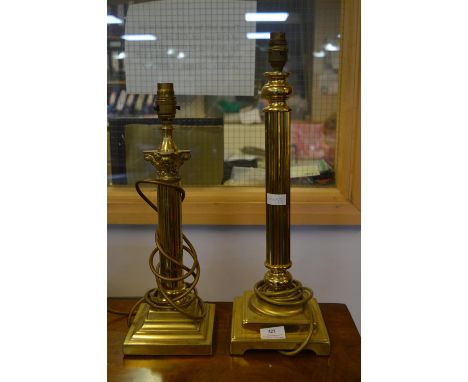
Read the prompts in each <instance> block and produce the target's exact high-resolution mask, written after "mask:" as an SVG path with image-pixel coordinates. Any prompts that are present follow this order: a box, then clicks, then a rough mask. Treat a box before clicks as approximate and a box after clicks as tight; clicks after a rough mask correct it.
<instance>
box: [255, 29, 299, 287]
mask: <svg viewBox="0 0 468 382" xmlns="http://www.w3.org/2000/svg"><path fill="white" fill-rule="evenodd" d="M287 54H288V45H287V43H286V40H285V37H284V33H279V32H273V33H271V36H270V41H269V49H268V60H269V62H270V64H271V65H272V67H273V71H271V72H267V73H265V77H266V78H267V80H268V82H267V83H266V84H265V86H264V87H263V89H262V97H263V98H265V99H267V100H268V101H269V104H268V106H267V107H265V108H264V109H263V111H264V112H265V147H267V150H266V154H265V155H266V157H265V163H266V173H265V180H266V250H267V253H266V262H265V266H266V267H267V268H269V271H268V272H267V274H266V275H265V279H266V280H267V281H268V282H269V283H271V286H272V287H274V288H287V287H288V285H289V284H290V282H291V275H290V273H289V272H287V271H286V269H288V268H290V267H291V261H290V200H291V198H290V196H291V193H290V172H291V160H290V158H291V152H290V147H291V127H290V126H291V109H290V108H289V106H288V105H287V104H286V100H287V98H288V97H289V96H290V95H291V93H292V87H291V86H290V85H289V84H288V82H287V77H288V75H289V73H286V72H283V67H284V65H285V63H286V60H287Z"/></svg>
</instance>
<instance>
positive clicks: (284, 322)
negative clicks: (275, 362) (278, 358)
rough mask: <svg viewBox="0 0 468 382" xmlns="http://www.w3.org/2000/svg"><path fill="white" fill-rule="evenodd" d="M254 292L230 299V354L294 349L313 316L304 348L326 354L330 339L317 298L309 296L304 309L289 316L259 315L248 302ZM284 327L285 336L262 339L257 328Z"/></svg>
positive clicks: (328, 351) (301, 340) (306, 333)
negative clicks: (310, 329) (256, 350)
mask: <svg viewBox="0 0 468 382" xmlns="http://www.w3.org/2000/svg"><path fill="white" fill-rule="evenodd" d="M253 295H254V293H253V292H252V291H247V292H245V293H244V295H243V296H241V297H236V298H235V299H234V304H233V308H232V325H231V354H233V355H242V354H244V352H245V351H246V350H252V349H272V350H294V349H296V348H297V347H298V346H299V345H300V344H301V343H302V342H303V341H304V340H305V338H306V337H307V335H308V332H309V327H310V324H311V320H310V318H309V317H311V316H313V317H314V318H315V322H316V324H317V326H316V329H315V330H314V332H313V334H312V336H311V338H310V340H309V342H308V344H307V345H306V346H305V347H304V349H308V350H312V351H313V352H315V354H317V355H329V354H330V338H329V337H328V332H327V328H326V327H325V322H324V321H323V317H322V313H321V312H320V308H319V306H318V303H317V300H316V299H315V298H312V299H311V300H310V301H309V302H308V304H307V305H306V307H305V308H304V309H305V310H306V311H305V312H301V313H298V314H295V315H289V316H277V317H275V316H272V315H263V314H259V313H257V312H255V311H254V310H253V309H252V308H251V306H250V304H249V302H250V299H251V297H252V296H253ZM275 326H284V328H285V332H286V338H285V339H268V340H265V339H262V338H261V337H260V329H261V328H268V327H275Z"/></svg>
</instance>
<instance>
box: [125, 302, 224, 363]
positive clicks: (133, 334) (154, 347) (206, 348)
mask: <svg viewBox="0 0 468 382" xmlns="http://www.w3.org/2000/svg"><path fill="white" fill-rule="evenodd" d="M205 309H206V316H205V317H204V318H203V319H202V320H193V319H191V318H188V317H186V316H185V315H183V314H182V313H179V312H177V311H171V310H167V311H156V310H154V309H152V308H150V306H149V305H148V304H145V303H143V304H141V305H140V308H139V309H138V312H137V314H136V316H135V319H134V321H133V324H132V325H131V327H130V329H129V331H128V333H127V336H126V337H125V341H124V344H123V353H124V354H126V355H209V354H212V339H213V325H214V314H215V305H214V304H207V303H205Z"/></svg>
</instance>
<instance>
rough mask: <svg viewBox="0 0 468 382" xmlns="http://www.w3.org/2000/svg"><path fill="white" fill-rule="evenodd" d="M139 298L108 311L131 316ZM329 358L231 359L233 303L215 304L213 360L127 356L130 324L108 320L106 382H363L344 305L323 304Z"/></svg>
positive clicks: (261, 354) (258, 353)
mask: <svg viewBox="0 0 468 382" xmlns="http://www.w3.org/2000/svg"><path fill="white" fill-rule="evenodd" d="M135 302H136V299H109V300H108V307H109V308H112V309H117V310H123V311H128V310H130V308H131V307H132V305H133V304H134V303H135ZM320 309H321V311H322V315H323V318H324V320H325V324H326V326H327V330H328V334H329V336H330V343H331V354H330V355H329V356H316V355H315V354H314V353H313V352H311V351H303V352H301V353H300V354H298V355H297V356H294V357H287V356H283V355H281V354H279V353H278V352H276V351H274V350H249V351H247V352H246V353H245V354H244V355H243V356H231V355H230V354H229V343H230V334H231V314H232V303H231V302H217V303H216V312H215V324H214V333H213V355H211V356H125V357H124V355H123V353H122V344H123V341H124V339H125V335H126V334H127V331H128V327H127V319H126V317H123V316H116V315H114V314H110V313H108V315H107V328H108V329H107V376H108V381H119V382H120V381H134V382H140V381H141V382H146V381H154V382H176V381H184V382H190V381H197V382H198V381H200V382H201V381H222V382H229V381H235V382H242V381H249V382H253V381H269V382H274V381H281V382H298V381H327V382H329V381H340V382H346V381H360V380H361V337H360V335H359V332H358V331H357V329H356V326H355V324H354V321H353V320H352V318H351V315H350V313H349V311H348V309H347V307H346V305H344V304H320Z"/></svg>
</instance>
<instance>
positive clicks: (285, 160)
mask: <svg viewBox="0 0 468 382" xmlns="http://www.w3.org/2000/svg"><path fill="white" fill-rule="evenodd" d="M287 57H288V45H287V42H286V38H285V34H284V33H283V32H272V33H271V35H270V41H269V48H268V60H269V62H270V64H271V66H272V69H273V70H272V71H271V72H266V73H265V77H266V78H267V83H266V84H265V86H264V87H263V89H262V96H263V97H264V98H265V99H267V100H268V101H269V104H268V106H267V107H265V108H264V109H263V111H264V112H265V163H266V166H265V167H266V175H265V178H266V184H265V188H266V261H265V267H266V268H267V269H268V271H267V272H266V274H265V276H264V278H263V279H262V280H260V281H259V282H257V283H256V284H255V285H254V290H253V291H246V292H244V294H243V296H241V297H236V298H235V299H234V304H233V318H232V326H231V354H243V353H244V352H245V351H246V350H248V349H277V350H279V351H280V352H281V353H282V354H284V355H295V354H298V353H299V352H300V351H302V350H303V349H310V350H313V351H314V352H315V353H316V354H317V355H327V354H329V353H330V339H329V337H328V333H327V329H326V327H325V323H324V321H323V317H322V314H321V312H320V308H319V305H318V303H317V300H316V299H315V298H314V297H313V292H312V290H311V289H310V288H307V287H304V286H302V284H301V283H300V282H299V281H297V280H294V279H293V278H292V276H291V274H290V273H289V272H288V269H289V268H291V256H290V204H291V193H290V183H291V182H290V171H291V170H290V166H291V160H290V157H291V151H290V147H291V109H290V108H289V106H288V105H287V99H288V97H289V96H290V95H291V93H292V87H291V86H290V85H289V84H288V82H287V78H288V75H289V74H288V73H286V72H283V67H284V65H285V64H286V61H287ZM278 327H279V329H278V330H279V333H282V332H283V331H284V333H285V334H284V337H283V338H280V337H273V338H271V337H270V338H268V336H266V337H265V335H264V334H262V333H263V331H262V330H261V329H265V328H268V330H267V332H268V333H271V332H272V331H273V332H275V331H276V330H277V328H278ZM275 333H276V332H275Z"/></svg>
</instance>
